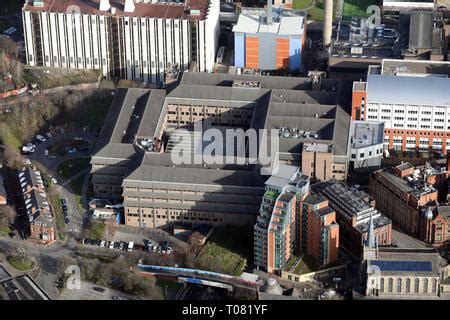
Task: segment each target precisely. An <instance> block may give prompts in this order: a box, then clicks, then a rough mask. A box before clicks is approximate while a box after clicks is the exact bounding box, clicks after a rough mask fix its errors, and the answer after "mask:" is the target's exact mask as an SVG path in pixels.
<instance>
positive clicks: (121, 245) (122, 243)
mask: <svg viewBox="0 0 450 320" xmlns="http://www.w3.org/2000/svg"><path fill="white" fill-rule="evenodd" d="M124 245H125V243H124V242H121V243H120V245H119V250H123V247H124Z"/></svg>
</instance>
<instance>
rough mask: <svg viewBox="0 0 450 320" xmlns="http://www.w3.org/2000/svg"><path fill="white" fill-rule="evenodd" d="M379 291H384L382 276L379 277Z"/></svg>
mask: <svg viewBox="0 0 450 320" xmlns="http://www.w3.org/2000/svg"><path fill="white" fill-rule="evenodd" d="M380 292H384V278H381V279H380Z"/></svg>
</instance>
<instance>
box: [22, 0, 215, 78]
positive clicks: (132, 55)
mask: <svg viewBox="0 0 450 320" xmlns="http://www.w3.org/2000/svg"><path fill="white" fill-rule="evenodd" d="M126 2H127V3H128V5H127V6H125V5H124V0H121V1H111V3H110V1H104V0H101V1H100V0H94V1H89V2H87V1H82V0H71V1H57V0H41V1H36V0H27V1H26V2H25V5H24V7H23V10H22V15H23V24H24V35H25V49H26V60H27V64H28V65H30V66H46V67H60V68H73V69H98V70H102V73H103V76H105V77H118V78H125V79H130V80H137V81H141V82H146V83H162V82H163V81H164V75H165V72H166V69H168V68H169V67H170V66H171V65H175V64H177V65H178V66H179V68H180V69H182V70H185V69H187V68H188V67H189V64H190V63H191V62H194V63H195V64H196V67H197V70H198V71H211V70H212V68H213V64H214V57H215V54H216V49H217V41H218V32H219V1H218V0H186V1H177V2H163V1H158V0H153V1H150V0H139V1H136V3H135V4H133V1H132V0H127V1H126ZM101 4H103V6H101Z"/></svg>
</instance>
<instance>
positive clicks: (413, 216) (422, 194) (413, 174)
mask: <svg viewBox="0 0 450 320" xmlns="http://www.w3.org/2000/svg"><path fill="white" fill-rule="evenodd" d="M430 170H431V169H430ZM433 180H434V179H433V174H432V171H429V172H428V174H427V173H426V172H425V170H423V169H422V170H421V169H416V168H415V167H414V166H412V165H411V164H410V163H403V164H401V165H398V166H396V167H394V168H391V169H385V170H379V171H376V172H373V173H372V174H371V175H370V178H369V193H370V194H371V196H372V197H373V198H374V199H375V201H376V207H377V208H378V209H379V210H381V211H383V212H384V213H386V215H387V216H389V217H390V218H391V219H392V220H393V221H394V222H395V223H397V224H398V225H400V227H401V228H402V229H404V230H405V231H407V232H409V233H411V234H413V235H416V236H419V226H420V221H419V217H420V214H419V211H420V208H421V207H423V206H425V205H426V204H429V203H434V201H436V200H437V199H438V192H437V190H436V189H435V188H434V187H433V185H432V183H430V182H432V181H433Z"/></svg>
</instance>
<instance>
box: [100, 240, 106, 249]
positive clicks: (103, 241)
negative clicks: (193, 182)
mask: <svg viewBox="0 0 450 320" xmlns="http://www.w3.org/2000/svg"><path fill="white" fill-rule="evenodd" d="M105 242H106V241H105V240H102V241H101V242H100V248H104V247H105Z"/></svg>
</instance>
